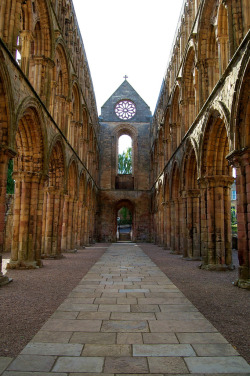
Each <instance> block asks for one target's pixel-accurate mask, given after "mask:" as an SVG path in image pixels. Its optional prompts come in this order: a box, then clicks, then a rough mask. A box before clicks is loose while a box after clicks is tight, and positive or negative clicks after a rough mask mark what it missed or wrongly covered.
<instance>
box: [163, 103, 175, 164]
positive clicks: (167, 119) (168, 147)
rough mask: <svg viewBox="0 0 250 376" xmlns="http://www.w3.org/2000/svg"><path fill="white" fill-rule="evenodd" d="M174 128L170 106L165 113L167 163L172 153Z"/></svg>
mask: <svg viewBox="0 0 250 376" xmlns="http://www.w3.org/2000/svg"><path fill="white" fill-rule="evenodd" d="M171 132H172V130H171V128H170V111H169V108H168V109H167V111H166V114H165V121H164V139H165V141H166V163H167V162H168V161H169V159H170V157H171V154H172V150H171V148H172V145H173V143H172V133H171Z"/></svg>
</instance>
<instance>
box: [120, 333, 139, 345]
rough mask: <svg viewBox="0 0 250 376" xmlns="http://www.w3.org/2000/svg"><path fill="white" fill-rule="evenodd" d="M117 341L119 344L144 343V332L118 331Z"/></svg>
mask: <svg viewBox="0 0 250 376" xmlns="http://www.w3.org/2000/svg"><path fill="white" fill-rule="evenodd" d="M117 343H118V344H128V345H133V344H142V343H143V341H142V334H141V333H117Z"/></svg>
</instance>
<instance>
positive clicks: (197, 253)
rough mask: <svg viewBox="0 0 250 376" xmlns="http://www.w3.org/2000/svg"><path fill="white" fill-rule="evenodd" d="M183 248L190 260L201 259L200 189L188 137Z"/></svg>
mask: <svg viewBox="0 0 250 376" xmlns="http://www.w3.org/2000/svg"><path fill="white" fill-rule="evenodd" d="M181 174H182V179H181V180H182V189H183V197H182V200H183V202H182V209H183V210H182V216H181V218H182V236H181V240H182V250H183V255H184V257H187V258H188V260H200V258H201V246H200V236H201V231H200V230H201V229H200V189H199V186H198V163H197V159H196V153H195V149H194V147H193V145H192V143H191V140H190V139H188V141H187V142H186V145H185V154H184V156H183V161H182V172H181Z"/></svg>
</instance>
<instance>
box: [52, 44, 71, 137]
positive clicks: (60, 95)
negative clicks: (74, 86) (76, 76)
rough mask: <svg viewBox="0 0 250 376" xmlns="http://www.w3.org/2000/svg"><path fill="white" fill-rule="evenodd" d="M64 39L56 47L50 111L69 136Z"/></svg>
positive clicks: (67, 71)
mask: <svg viewBox="0 0 250 376" xmlns="http://www.w3.org/2000/svg"><path fill="white" fill-rule="evenodd" d="M68 60H69V59H68V56H67V53H66V49H65V46H64V43H63V41H61V40H60V41H59V42H58V43H57V45H56V49H55V64H54V69H53V76H52V82H51V101H50V112H51V114H52V116H53V118H54V120H55V122H56V123H57V124H58V126H59V128H60V129H61V131H62V132H63V133H64V134H65V136H66V137H68V134H67V133H68V123H69V115H68V114H69V107H70V103H69V87H70V84H69V66H68Z"/></svg>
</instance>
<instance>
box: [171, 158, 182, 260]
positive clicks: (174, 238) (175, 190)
mask: <svg viewBox="0 0 250 376" xmlns="http://www.w3.org/2000/svg"><path fill="white" fill-rule="evenodd" d="M180 189H181V181H180V168H179V166H178V163H177V161H175V163H174V164H173V168H172V173H171V186H170V197H171V249H172V251H173V252H175V253H180V209H181V198H180Z"/></svg>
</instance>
